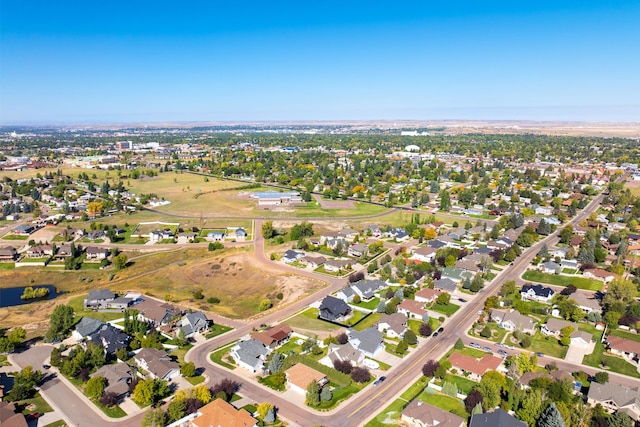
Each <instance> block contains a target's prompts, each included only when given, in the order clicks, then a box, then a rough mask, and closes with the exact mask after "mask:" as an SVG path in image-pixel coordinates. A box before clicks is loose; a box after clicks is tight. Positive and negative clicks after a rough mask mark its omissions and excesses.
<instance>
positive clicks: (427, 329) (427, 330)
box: [418, 323, 433, 337]
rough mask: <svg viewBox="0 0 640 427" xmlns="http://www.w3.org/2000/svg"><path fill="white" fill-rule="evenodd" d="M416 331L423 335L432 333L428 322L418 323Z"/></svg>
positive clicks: (427, 335) (428, 335) (426, 335)
mask: <svg viewBox="0 0 640 427" xmlns="http://www.w3.org/2000/svg"><path fill="white" fill-rule="evenodd" d="M418 332H419V333H420V335H422V336H423V337H430V336H431V334H432V333H433V331H432V330H431V325H430V324H428V323H423V324H422V325H420V329H419V330H418Z"/></svg>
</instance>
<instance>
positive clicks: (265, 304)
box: [258, 298, 273, 311]
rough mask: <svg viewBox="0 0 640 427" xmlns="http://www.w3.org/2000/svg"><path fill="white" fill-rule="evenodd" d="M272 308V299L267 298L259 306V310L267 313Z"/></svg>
mask: <svg viewBox="0 0 640 427" xmlns="http://www.w3.org/2000/svg"><path fill="white" fill-rule="evenodd" d="M271 307H273V303H272V302H271V300H270V299H268V298H265V299H263V300H262V301H260V305H258V310H260V311H265V310H269V309H270V308H271Z"/></svg>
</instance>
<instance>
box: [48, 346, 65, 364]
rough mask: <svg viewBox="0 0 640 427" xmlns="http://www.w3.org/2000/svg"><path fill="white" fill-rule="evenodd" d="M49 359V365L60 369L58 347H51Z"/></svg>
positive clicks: (60, 357)
mask: <svg viewBox="0 0 640 427" xmlns="http://www.w3.org/2000/svg"><path fill="white" fill-rule="evenodd" d="M49 359H50V361H49V363H50V364H51V366H55V367H56V368H58V367H60V362H61V361H62V353H61V352H60V349H59V348H58V347H53V349H52V350H51V356H50V357H49Z"/></svg>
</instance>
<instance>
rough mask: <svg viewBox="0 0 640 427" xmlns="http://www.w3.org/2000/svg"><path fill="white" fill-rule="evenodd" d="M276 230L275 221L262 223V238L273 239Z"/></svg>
mask: <svg viewBox="0 0 640 427" xmlns="http://www.w3.org/2000/svg"><path fill="white" fill-rule="evenodd" d="M274 232H275V230H274V229H273V221H265V222H263V223H262V237H264V238H265V239H270V238H272V237H273V235H274Z"/></svg>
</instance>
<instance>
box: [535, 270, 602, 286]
mask: <svg viewBox="0 0 640 427" xmlns="http://www.w3.org/2000/svg"><path fill="white" fill-rule="evenodd" d="M522 278H523V279H524V280H531V281H532V282H540V283H547V284H549V285H556V286H569V285H573V286H575V287H576V288H578V289H586V290H588V291H599V290H601V289H602V282H601V281H600V280H594V279H589V278H588V277H571V276H562V275H559V274H547V273H543V272H541V271H537V270H527V271H525V272H524V274H523V275H522Z"/></svg>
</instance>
